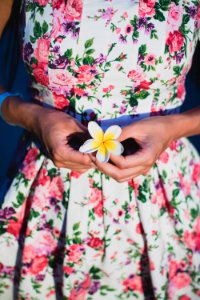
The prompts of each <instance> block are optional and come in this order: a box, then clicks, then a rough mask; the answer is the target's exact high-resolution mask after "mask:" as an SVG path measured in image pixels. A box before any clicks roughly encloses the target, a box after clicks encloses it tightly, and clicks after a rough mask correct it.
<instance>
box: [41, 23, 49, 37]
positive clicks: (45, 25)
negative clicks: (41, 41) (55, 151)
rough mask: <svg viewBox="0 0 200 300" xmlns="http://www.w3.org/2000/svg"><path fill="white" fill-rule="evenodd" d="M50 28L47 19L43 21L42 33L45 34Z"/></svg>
mask: <svg viewBox="0 0 200 300" xmlns="http://www.w3.org/2000/svg"><path fill="white" fill-rule="evenodd" d="M47 30H48V24H47V22H46V21H44V22H43V24H42V34H43V35H44V34H45V33H46V32H47Z"/></svg>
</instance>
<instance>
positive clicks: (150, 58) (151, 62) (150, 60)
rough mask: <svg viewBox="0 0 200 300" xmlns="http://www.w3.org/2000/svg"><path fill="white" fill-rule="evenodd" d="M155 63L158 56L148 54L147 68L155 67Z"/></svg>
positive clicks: (146, 58) (145, 61) (145, 60)
mask: <svg viewBox="0 0 200 300" xmlns="http://www.w3.org/2000/svg"><path fill="white" fill-rule="evenodd" d="M155 62H156V56H155V55H154V54H148V55H147V56H146V57H145V59H144V63H145V64H146V65H147V66H153V65H155Z"/></svg>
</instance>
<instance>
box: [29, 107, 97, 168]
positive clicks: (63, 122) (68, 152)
mask: <svg viewBox="0 0 200 300" xmlns="http://www.w3.org/2000/svg"><path fill="white" fill-rule="evenodd" d="M34 133H35V134H36V136H37V137H38V138H39V139H40V141H41V142H42V144H43V146H44V147H45V149H46V151H47V153H48V155H49V157H50V158H51V159H52V161H53V162H54V164H55V166H56V167H58V168H68V169H70V170H74V171H78V172H80V173H84V172H85V171H87V170H88V169H90V168H92V167H93V163H92V161H91V159H90V157H89V155H88V154H83V153H80V152H79V151H78V150H76V149H74V147H72V146H71V145H70V136H72V135H74V134H76V133H77V134H79V135H80V134H81V133H83V134H84V133H86V134H87V128H86V127H84V126H83V125H82V124H81V123H79V122H78V121H77V120H76V119H74V118H73V117H71V116H69V115H67V114H66V113H64V112H61V111H55V110H51V109H48V108H42V109H41V110H40V112H39V114H38V116H37V122H36V124H35V126H34Z"/></svg>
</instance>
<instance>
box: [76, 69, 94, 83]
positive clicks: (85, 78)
mask: <svg viewBox="0 0 200 300" xmlns="http://www.w3.org/2000/svg"><path fill="white" fill-rule="evenodd" d="M77 73H79V74H78V78H77V81H78V83H85V84H89V83H90V82H91V81H92V79H93V78H94V76H95V74H96V68H95V67H94V66H90V65H84V66H80V67H79V69H78V71H77Z"/></svg>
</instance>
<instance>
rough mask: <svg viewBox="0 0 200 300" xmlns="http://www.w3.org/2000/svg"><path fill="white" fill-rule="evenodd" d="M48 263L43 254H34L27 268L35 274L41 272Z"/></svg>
mask: <svg viewBox="0 0 200 300" xmlns="http://www.w3.org/2000/svg"><path fill="white" fill-rule="evenodd" d="M47 265H48V259H47V257H46V256H45V255H43V256H35V257H34V258H33V261H32V265H31V267H30V269H29V272H30V273H31V274H33V275H37V274H38V273H40V272H42V271H43V270H44V269H45V268H46V266H47Z"/></svg>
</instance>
